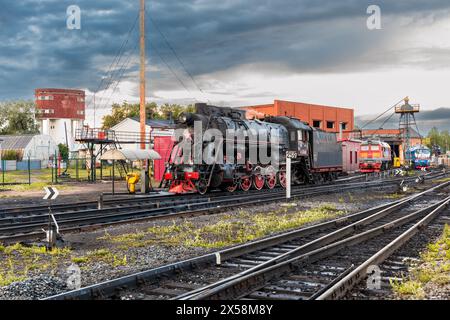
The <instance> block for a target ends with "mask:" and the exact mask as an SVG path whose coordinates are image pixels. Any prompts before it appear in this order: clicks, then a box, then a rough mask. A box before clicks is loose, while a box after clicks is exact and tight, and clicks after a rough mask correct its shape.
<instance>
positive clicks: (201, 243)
mask: <svg viewBox="0 0 450 320" xmlns="http://www.w3.org/2000/svg"><path fill="white" fill-rule="evenodd" d="M343 214H345V212H344V211H341V210H337V209H336V207H334V206H332V205H323V206H321V207H318V208H314V209H310V210H306V211H295V212H288V208H280V209H279V210H277V211H275V212H270V213H256V214H250V213H247V212H245V211H240V212H238V213H237V214H236V215H235V216H231V215H224V217H223V218H221V220H219V221H217V222H215V223H213V224H207V225H203V226H200V227H196V226H194V225H193V224H192V222H190V221H186V220H185V221H183V222H182V223H180V224H175V223H173V224H172V225H168V226H156V227H151V228H148V229H147V230H145V231H139V232H136V233H129V234H124V235H119V236H114V237H112V236H110V235H105V236H104V237H102V238H101V239H103V240H108V241H110V242H112V243H116V244H118V245H119V246H120V247H121V248H126V247H143V246H148V245H152V244H163V245H169V246H180V245H181V246H185V247H202V248H223V247H227V246H231V245H236V244H240V243H244V242H247V241H251V240H254V239H258V238H261V237H264V236H268V235H270V234H273V233H276V232H282V231H287V230H290V229H295V228H299V227H302V226H304V225H306V224H308V223H312V222H317V221H322V220H325V219H330V218H335V217H337V216H340V215H343Z"/></svg>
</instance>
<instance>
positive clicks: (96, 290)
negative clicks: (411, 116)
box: [48, 200, 402, 300]
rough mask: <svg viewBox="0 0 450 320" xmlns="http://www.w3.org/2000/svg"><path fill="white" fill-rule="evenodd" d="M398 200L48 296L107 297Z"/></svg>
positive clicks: (348, 219) (317, 229)
mask: <svg viewBox="0 0 450 320" xmlns="http://www.w3.org/2000/svg"><path fill="white" fill-rule="evenodd" d="M400 202H402V200H397V201H394V202H391V203H389V204H385V205H381V206H377V207H375V208H370V209H367V210H364V211H362V212H359V213H355V214H352V215H349V216H346V217H341V218H337V219H334V220H330V221H326V222H323V223H320V224H317V225H312V226H309V227H305V228H302V229H299V230H294V231H290V232H287V233H284V234H281V235H277V236H272V237H269V238H265V239H261V240H258V241H255V242H251V243H247V244H243V245H239V246H237V247H233V248H230V249H226V250H222V251H218V252H215V253H211V254H207V255H204V256H201V257H198V258H193V259H189V260H185V261H181V262H177V263H173V264H170V265H167V266H162V267H159V268H156V269H151V270H148V271H144V272H140V273H136V274H132V275H129V276H125V277H121V278H119V279H114V280H110V281H106V282H103V283H100V284H95V285H91V286H88V287H85V288H82V289H79V290H74V291H71V292H67V293H63V294H59V295H56V296H53V297H49V298H48V299H58V300H60V299H92V298H99V297H108V296H111V295H112V294H114V293H115V292H116V291H117V289H118V288H133V287H136V286H139V285H141V284H145V283H151V282H154V281H157V279H160V278H161V277H169V276H170V275H173V274H174V273H177V272H181V270H191V269H198V268H201V267H204V266H207V265H212V264H214V263H217V262H220V261H226V260H228V259H231V258H233V257H238V256H241V255H244V254H246V253H249V252H254V251H258V250H261V249H264V248H269V247H271V246H276V245H279V244H282V243H285V242H288V241H291V240H293V239H296V238H301V237H304V236H307V235H310V234H314V233H316V232H320V231H324V230H327V229H329V228H333V227H338V226H340V225H342V224H345V223H348V222H352V221H356V220H358V219H361V218H365V217H367V216H369V215H371V214H372V213H374V212H377V211H380V210H383V209H385V208H388V207H389V206H391V205H393V204H397V203H400Z"/></svg>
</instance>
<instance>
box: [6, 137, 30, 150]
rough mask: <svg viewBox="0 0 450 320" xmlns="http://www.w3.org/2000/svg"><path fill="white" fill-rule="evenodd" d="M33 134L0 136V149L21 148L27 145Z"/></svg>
mask: <svg viewBox="0 0 450 320" xmlns="http://www.w3.org/2000/svg"><path fill="white" fill-rule="evenodd" d="M33 137H34V135H14V136H0V149H2V150H22V149H25V148H26V147H27V145H28V144H29V143H30V141H31V140H32V139H33Z"/></svg>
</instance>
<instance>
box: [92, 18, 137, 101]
mask: <svg viewBox="0 0 450 320" xmlns="http://www.w3.org/2000/svg"><path fill="white" fill-rule="evenodd" d="M138 18H139V13H138V14H137V16H136V19H135V20H134V23H133V25H132V27H131V28H130V30H129V31H128V34H127V37H126V38H125V39H124V41H123V42H122V45H121V46H120V48H119V50H118V51H117V53H116V55H115V57H114V59H113V61H112V62H111V64H110V66H109V68H108V70H107V71H106V73H105V76H104V77H102V79H101V81H100V84H99V85H98V87H97V90H96V91H95V92H94V94H95V93H96V92H98V91H99V90H100V89H101V87H102V85H103V83H104V82H105V79H107V78H108V76H107V75H108V74H110V76H109V83H107V85H106V86H105V90H107V89H108V88H109V86H110V85H111V81H112V79H113V75H114V74H115V73H114V72H113V71H112V70H113V68H116V67H117V66H118V64H119V63H120V60H121V59H122V56H123V54H124V52H125V51H124V49H125V46H126V45H127V44H128V41H129V39H130V36H131V33H132V32H133V30H134V29H135V27H136V24H137V21H138ZM92 100H93V96H91V98H90V100H89V102H88V103H87V105H88V106H89V105H90V104H91V103H92Z"/></svg>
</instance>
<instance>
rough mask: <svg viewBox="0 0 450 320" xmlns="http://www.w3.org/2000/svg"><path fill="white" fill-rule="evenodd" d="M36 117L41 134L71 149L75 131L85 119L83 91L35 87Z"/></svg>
mask: <svg viewBox="0 0 450 320" xmlns="http://www.w3.org/2000/svg"><path fill="white" fill-rule="evenodd" d="M35 98H36V108H37V112H36V118H37V119H38V120H39V126H40V131H41V134H48V135H50V136H51V137H52V138H53V140H54V141H55V142H56V143H63V144H65V143H66V139H65V136H66V132H67V136H68V140H69V148H70V149H71V150H72V148H73V144H74V139H73V138H74V136H75V131H76V130H77V129H79V128H81V127H82V126H83V121H84V120H85V93H84V91H83V90H71V89H54V88H45V89H36V90H35Z"/></svg>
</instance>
